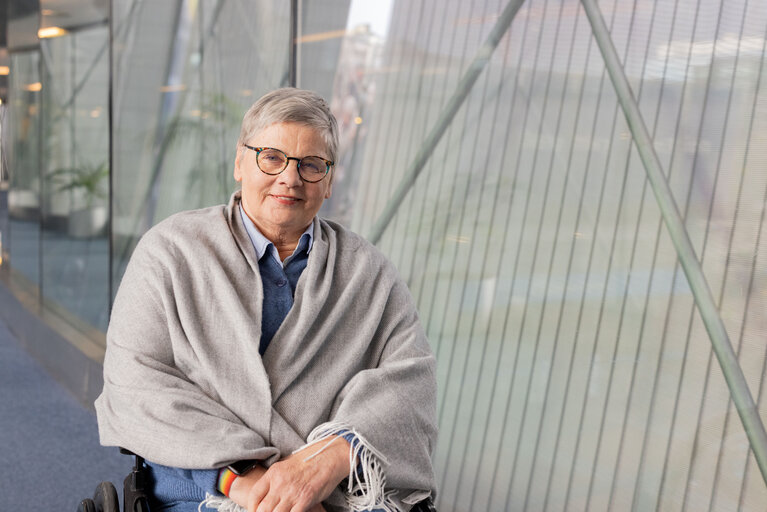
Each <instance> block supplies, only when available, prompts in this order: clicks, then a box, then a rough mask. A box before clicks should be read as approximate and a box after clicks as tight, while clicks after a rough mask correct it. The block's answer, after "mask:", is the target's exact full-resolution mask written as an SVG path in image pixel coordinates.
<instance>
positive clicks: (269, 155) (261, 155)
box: [243, 144, 334, 183]
mask: <svg viewBox="0 0 767 512" xmlns="http://www.w3.org/2000/svg"><path fill="white" fill-rule="evenodd" d="M243 146H245V147H246V148H248V149H250V150H253V151H255V152H256V164H258V168H259V169H261V172H263V173H264V174H269V175H270V176H274V175H276V174H280V173H281V172H282V171H284V170H285V169H287V168H288V163H289V162H290V161H291V160H295V161H296V163H297V164H298V175H299V176H300V177H301V179H302V180H304V181H308V182H309V183H316V182H318V181H321V180H322V178H324V177H325V176H326V175H327V174H328V172H330V167H332V166H333V163H334V162H332V161H330V160H325V159H324V158H320V157H318V156H305V157H303V158H296V157H294V156H288V155H286V154H285V153H284V152H282V151H280V150H279V149H274V148H254V147H253V146H248V145H247V144H243Z"/></svg>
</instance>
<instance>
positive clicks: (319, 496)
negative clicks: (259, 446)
mask: <svg viewBox="0 0 767 512" xmlns="http://www.w3.org/2000/svg"><path fill="white" fill-rule="evenodd" d="M326 447H327V448H326ZM350 449H351V446H350V445H349V442H348V441H346V440H345V439H344V438H342V437H337V436H332V437H330V438H328V440H327V441H326V442H322V443H317V444H315V445H312V446H309V447H307V448H304V449H303V450H301V451H299V452H296V453H294V454H292V455H290V456H289V457H286V458H285V459H283V460H281V461H279V462H276V463H274V464H273V465H272V466H271V467H270V468H269V469H268V470H266V472H265V473H264V474H263V476H261V477H259V478H258V479H257V482H256V483H255V484H254V485H252V487H251V489H250V492H249V494H248V499H247V507H246V508H247V509H248V512H322V511H323V510H324V509H323V508H322V505H320V502H322V500H324V499H325V498H327V497H328V496H329V495H330V493H331V492H333V489H335V488H336V486H338V484H339V483H340V482H341V480H343V479H344V477H346V476H347V475H348V474H349V450H350ZM321 450H322V451H321ZM320 451H321V453H318V452H320ZM315 454H316V455H315ZM247 476H250V473H248V475H246V477H247ZM235 483H237V480H235ZM232 488H234V484H233V485H232ZM230 494H232V493H231V492H230ZM232 499H234V498H232ZM235 501H237V500H235ZM238 503H239V502H238Z"/></svg>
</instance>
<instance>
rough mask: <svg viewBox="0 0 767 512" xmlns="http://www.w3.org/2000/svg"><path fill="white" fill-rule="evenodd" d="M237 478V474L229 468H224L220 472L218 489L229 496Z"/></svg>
mask: <svg viewBox="0 0 767 512" xmlns="http://www.w3.org/2000/svg"><path fill="white" fill-rule="evenodd" d="M236 478H237V475H235V474H234V472H232V470H231V469H229V468H222V469H221V470H220V471H219V472H218V484H217V487H218V490H219V492H220V493H221V494H223V495H224V496H226V497H227V498H228V497H229V491H230V490H231V489H232V483H233V482H234V480H235V479H236Z"/></svg>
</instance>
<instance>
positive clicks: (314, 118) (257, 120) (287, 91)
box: [237, 87, 338, 162]
mask: <svg viewBox="0 0 767 512" xmlns="http://www.w3.org/2000/svg"><path fill="white" fill-rule="evenodd" d="M277 123H302V124H305V125H307V126H309V127H310V128H314V129H315V130H317V131H318V132H319V133H320V136H321V137H322V138H323V140H324V141H325V146H326V148H327V150H328V153H329V155H327V156H328V158H330V160H332V161H334V162H336V161H337V156H338V155H337V154H336V153H337V152H338V122H337V121H336V118H335V116H333V114H332V112H330V107H329V106H328V104H327V102H326V101H325V100H324V99H322V97H321V96H320V95H319V94H317V93H315V92H313V91H307V90H304V89H296V88H295V87H283V88H281V89H276V90H274V91H272V92H269V93H266V94H264V95H263V96H261V98H259V99H258V101H256V102H255V103H254V104H253V105H251V107H250V108H249V109H248V111H247V112H246V113H245V116H244V117H243V118H242V128H241V129H240V138H239V140H238V141H237V145H238V146H240V145H242V144H247V143H248V141H249V140H250V139H251V138H252V137H253V136H254V135H255V134H256V133H258V132H260V131H261V130H263V129H265V128H267V127H269V126H271V125H273V124H277ZM317 156H323V155H317Z"/></svg>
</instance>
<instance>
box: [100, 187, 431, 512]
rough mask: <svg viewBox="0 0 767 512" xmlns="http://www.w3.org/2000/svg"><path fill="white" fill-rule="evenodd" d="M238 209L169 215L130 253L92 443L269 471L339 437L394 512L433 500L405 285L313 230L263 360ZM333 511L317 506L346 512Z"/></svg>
mask: <svg viewBox="0 0 767 512" xmlns="http://www.w3.org/2000/svg"><path fill="white" fill-rule="evenodd" d="M239 198H240V195H239V192H236V193H235V194H234V195H233V196H232V198H231V200H230V202H229V204H228V205H226V206H223V205H222V206H216V207H212V208H206V209H202V210H195V211H189V212H182V213H179V214H176V215H174V216H172V217H170V218H168V219H166V220H165V221H163V222H161V223H159V224H158V225H157V226H155V227H154V228H152V229H151V230H149V231H148V232H147V233H146V234H145V235H144V236H143V237H142V239H141V241H140V242H139V244H138V246H137V247H136V250H135V251H134V253H133V256H132V258H131V261H130V263H129V265H128V268H127V270H126V272H125V276H124V277H123V280H122V282H121V284H120V289H119V291H118V293H117V297H116V299H115V303H114V308H113V310H112V317H111V320H110V324H109V329H108V332H107V352H106V357H105V360H104V390H103V392H102V394H101V396H100V397H99V398H98V400H97V401H96V412H97V416H98V425H99V434H100V438H101V443H102V444H103V445H106V446H122V447H125V448H128V449H130V450H132V451H133V452H135V453H138V454H140V455H142V456H144V457H145V458H146V459H147V460H149V461H152V462H156V463H159V464H164V465H167V466H174V467H182V468H196V469H206V468H217V467H222V466H225V465H227V464H230V463H232V462H234V461H237V460H242V459H262V460H265V464H266V465H269V464H271V463H273V462H275V461H276V460H278V459H279V458H282V457H284V456H286V455H288V454H289V453H291V451H293V450H296V449H298V448H300V447H301V446H303V445H304V444H305V443H306V442H307V441H308V440H310V439H309V436H310V433H311V432H312V431H313V430H314V429H315V427H318V426H320V427H321V428H322V426H323V425H324V426H325V427H326V428H325V432H326V433H328V432H330V433H332V431H333V428H332V426H334V425H339V426H343V427H344V428H351V429H353V431H354V432H355V433H356V434H357V435H358V436H359V438H360V439H362V440H364V442H365V445H366V446H369V447H370V449H371V450H372V453H374V454H375V456H374V457H373V459H375V462H377V463H379V464H380V467H381V468H382V473H383V476H384V478H385V483H384V485H385V491H386V493H389V494H388V495H389V497H391V498H393V502H394V503H396V506H392V509H401V508H407V505H403V503H405V504H408V503H412V502H414V501H417V499H420V498H422V497H423V496H425V495H428V493H429V492H433V490H434V477H433V470H432V465H431V458H430V456H431V453H432V450H433V448H434V443H435V440H436V420H435V412H436V411H435V409H436V406H435V403H436V384H435V361H434V357H433V355H432V353H431V350H430V348H429V344H428V342H427V340H426V338H425V335H424V332H423V329H422V327H421V325H420V323H419V320H418V314H417V312H416V310H415V307H414V304H413V300H412V298H411V296H410V294H409V292H408V289H407V287H406V285H405V284H404V283H403V282H402V280H401V279H400V278H399V277H398V274H397V271H396V269H395V268H394V266H393V265H392V264H391V263H390V262H389V261H387V260H386V258H385V257H384V256H383V255H382V254H381V253H380V252H379V251H378V250H377V249H376V248H375V247H374V246H372V245H371V244H369V243H368V242H367V241H365V240H364V239H362V238H361V237H359V236H358V235H355V234H354V233H352V232H350V231H348V230H346V229H344V228H342V227H341V226H339V225H337V224H335V223H332V222H328V221H325V220H320V219H315V221H314V245H313V247H312V251H311V253H310V255H309V260H308V264H307V267H306V269H305V270H304V272H303V274H302V275H301V278H300V279H299V281H298V285H297V287H296V291H295V302H294V305H293V307H292V309H291V310H290V312H289V313H288V315H287V317H286V318H285V320H284V322H283V323H282V325H281V326H280V328H279V330H278V331H277V333H276V334H275V335H274V338H273V339H272V341H271V343H270V345H269V347H268V349H267V350H266V352H265V354H264V356H263V358H262V357H261V355H259V353H258V346H259V337H260V330H261V311H262V300H263V287H262V286H261V277H260V273H259V268H258V262H257V261H256V259H255V258H256V257H255V251H254V250H253V246H252V244H251V242H250V239H249V238H248V235H247V232H246V230H245V227H244V226H243V224H242V219H241V218H240V215H239V214H238V211H237V206H238V204H239ZM328 426H331V428H329V429H328V428H327V427H328ZM347 497H348V496H347ZM343 498H344V496H343V494H342V493H341V492H340V491H337V492H334V494H333V495H331V499H330V500H328V502H329V503H335V504H336V505H338V507H340V508H336V509H338V510H343V509H349V508H356V507H354V506H351V505H349V504H348V501H347V502H346V503H347V504H346V505H343V504H344V503H345V502H344V499H343Z"/></svg>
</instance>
